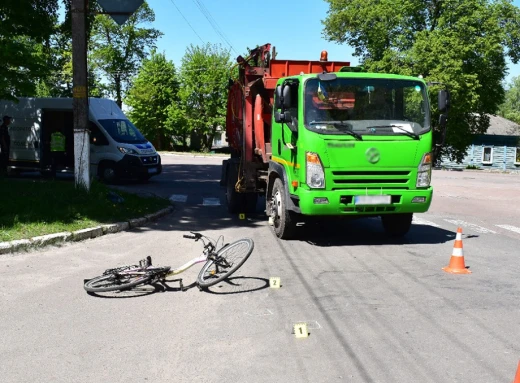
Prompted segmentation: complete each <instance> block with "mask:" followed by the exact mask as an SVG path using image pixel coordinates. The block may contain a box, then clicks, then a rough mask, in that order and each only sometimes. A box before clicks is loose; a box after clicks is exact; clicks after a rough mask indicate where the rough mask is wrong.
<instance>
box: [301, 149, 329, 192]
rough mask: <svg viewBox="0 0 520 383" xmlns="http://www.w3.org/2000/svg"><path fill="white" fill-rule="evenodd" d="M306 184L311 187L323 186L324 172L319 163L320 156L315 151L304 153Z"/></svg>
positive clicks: (319, 187)
mask: <svg viewBox="0 0 520 383" xmlns="http://www.w3.org/2000/svg"><path fill="white" fill-rule="evenodd" d="M305 163H306V170H307V174H306V176H307V177H306V178H307V185H308V186H309V187H311V188H313V189H323V188H325V172H324V171H323V165H322V164H321V160H320V156H318V155H317V154H316V153H311V152H307V153H306V154H305Z"/></svg>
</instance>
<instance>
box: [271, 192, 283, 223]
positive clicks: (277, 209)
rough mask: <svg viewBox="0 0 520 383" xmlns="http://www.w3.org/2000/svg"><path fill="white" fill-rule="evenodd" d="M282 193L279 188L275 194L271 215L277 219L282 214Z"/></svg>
mask: <svg viewBox="0 0 520 383" xmlns="http://www.w3.org/2000/svg"><path fill="white" fill-rule="evenodd" d="M282 209H283V206H282V195H281V193H280V191H279V190H277V191H276V193H275V194H274V195H273V199H272V211H271V215H272V217H273V218H274V219H275V220H276V219H277V218H279V217H280V216H281V215H282Z"/></svg>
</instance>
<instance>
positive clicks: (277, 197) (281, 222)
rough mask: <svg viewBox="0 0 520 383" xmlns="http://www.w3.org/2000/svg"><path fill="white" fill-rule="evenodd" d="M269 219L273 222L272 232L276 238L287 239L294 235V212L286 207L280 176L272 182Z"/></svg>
mask: <svg viewBox="0 0 520 383" xmlns="http://www.w3.org/2000/svg"><path fill="white" fill-rule="evenodd" d="M269 215H270V220H271V221H272V224H273V229H274V233H275V234H276V236H277V237H278V238H281V239H289V238H291V237H293V236H294V232H295V230H296V220H295V218H296V217H295V213H294V212H292V211H290V210H288V209H287V199H286V194H285V189H284V186H283V183H282V180H280V178H277V179H276V180H275V181H274V184H273V193H272V197H271V211H270V212H269Z"/></svg>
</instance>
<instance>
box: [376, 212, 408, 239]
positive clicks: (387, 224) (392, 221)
mask: <svg viewBox="0 0 520 383" xmlns="http://www.w3.org/2000/svg"><path fill="white" fill-rule="evenodd" d="M412 218H413V214H412V213H404V214H389V215H386V214H385V215H382V216H381V222H382V223H383V228H384V229H385V232H386V233H387V234H388V235H390V236H392V237H403V236H405V235H406V233H408V231H409V230H410V226H412Z"/></svg>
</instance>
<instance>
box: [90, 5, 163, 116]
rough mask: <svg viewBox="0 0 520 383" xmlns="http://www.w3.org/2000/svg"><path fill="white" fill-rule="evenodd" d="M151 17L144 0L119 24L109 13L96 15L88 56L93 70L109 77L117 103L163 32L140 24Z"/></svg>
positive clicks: (120, 102)
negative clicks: (123, 22)
mask: <svg viewBox="0 0 520 383" xmlns="http://www.w3.org/2000/svg"><path fill="white" fill-rule="evenodd" d="M153 21H155V13H154V12H153V10H152V9H151V8H150V7H149V6H148V3H146V2H144V3H143V5H142V6H141V7H139V9H138V10H137V11H136V12H135V13H134V14H133V15H132V16H131V17H130V18H129V19H128V21H127V22H126V23H125V24H123V25H122V26H120V25H118V24H117V23H115V22H114V21H113V20H112V19H111V18H110V17H109V16H106V15H97V16H96V19H95V22H94V25H93V28H92V38H91V45H90V49H91V56H90V57H91V58H92V60H93V62H94V63H95V65H96V70H97V71H99V73H100V74H101V75H102V76H103V77H105V78H106V79H108V81H109V83H108V85H107V88H108V91H109V92H110V93H111V94H113V95H114V96H115V99H116V102H117V104H118V105H119V106H120V107H121V105H122V100H123V98H124V96H125V94H126V91H127V89H128V87H129V85H130V81H131V79H132V77H133V76H135V75H136V74H137V72H138V71H139V68H140V67H141V65H142V62H143V60H144V59H145V58H146V57H147V56H148V54H149V52H150V50H152V49H154V48H155V43H156V41H157V39H158V38H159V37H160V36H161V35H162V33H161V32H160V31H158V30H157V29H153V28H145V27H139V26H140V25H142V24H146V23H152V22H153Z"/></svg>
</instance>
